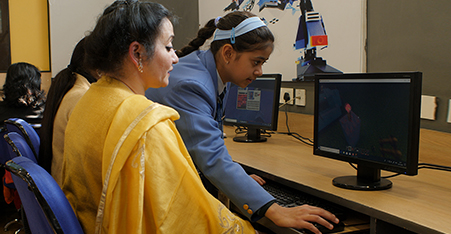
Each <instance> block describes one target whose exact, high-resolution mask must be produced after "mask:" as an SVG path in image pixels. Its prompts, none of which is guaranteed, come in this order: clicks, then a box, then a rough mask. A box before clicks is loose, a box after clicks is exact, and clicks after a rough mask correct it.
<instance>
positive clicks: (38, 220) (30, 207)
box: [5, 157, 83, 234]
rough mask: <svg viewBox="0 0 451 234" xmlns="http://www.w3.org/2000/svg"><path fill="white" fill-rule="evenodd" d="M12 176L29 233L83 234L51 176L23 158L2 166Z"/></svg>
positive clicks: (16, 158) (17, 158)
mask: <svg viewBox="0 0 451 234" xmlns="http://www.w3.org/2000/svg"><path fill="white" fill-rule="evenodd" d="M5 167H6V169H7V170H9V171H10V172H11V173H12V174H13V180H14V184H15V185H16V188H17V191H18V192H19V196H20V198H21V200H22V205H23V207H24V210H25V214H26V216H27V219H28V224H29V227H30V230H31V232H32V233H76V234H77V233H83V230H82V228H81V225H80V223H79V222H78V219H77V217H76V216H75V213H74V211H73V209H72V207H71V206H70V204H69V201H68V200H67V198H66V196H65V195H64V193H63V191H62V190H61V188H60V187H59V186H58V184H57V183H56V181H55V180H54V179H53V177H52V176H51V175H50V174H49V173H48V172H47V171H46V170H44V169H43V168H42V167H41V166H39V165H38V164H36V163H35V162H33V161H31V160H30V159H29V158H27V157H15V158H13V159H12V160H10V161H8V162H7V163H6V165H5Z"/></svg>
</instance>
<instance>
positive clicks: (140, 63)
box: [138, 58, 143, 73]
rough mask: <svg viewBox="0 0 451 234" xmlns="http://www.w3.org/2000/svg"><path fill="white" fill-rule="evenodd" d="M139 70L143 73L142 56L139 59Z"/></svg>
mask: <svg viewBox="0 0 451 234" xmlns="http://www.w3.org/2000/svg"><path fill="white" fill-rule="evenodd" d="M138 71H139V72H141V73H143V63H142V59H141V58H139V60H138Z"/></svg>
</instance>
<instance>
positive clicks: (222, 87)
mask: <svg viewBox="0 0 451 234" xmlns="http://www.w3.org/2000/svg"><path fill="white" fill-rule="evenodd" d="M216 74H218V94H221V93H222V92H223V91H224V89H225V87H226V84H224V83H223V82H222V79H221V77H220V76H219V72H218V70H216Z"/></svg>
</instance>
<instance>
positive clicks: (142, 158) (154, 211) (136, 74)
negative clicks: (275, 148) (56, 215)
mask: <svg viewBox="0 0 451 234" xmlns="http://www.w3.org/2000/svg"><path fill="white" fill-rule="evenodd" d="M172 18H173V17H172V16H171V14H170V12H169V11H168V10H167V9H166V8H164V7H163V6H162V5H160V4H157V3H151V2H147V1H139V0H138V1H136V0H135V1H124V0H118V1H115V2H114V3H113V4H112V5H110V6H109V7H107V8H106V9H105V10H104V12H103V14H102V15H101V16H100V18H99V19H98V21H97V24H96V26H95V28H94V30H93V31H92V32H91V33H90V34H89V35H88V36H87V37H86V39H85V44H84V45H85V53H86V56H85V64H86V65H87V68H88V69H90V70H96V71H99V73H100V74H102V77H101V78H100V79H99V80H98V81H97V82H96V83H94V84H92V85H91V87H90V88H89V90H88V91H87V92H86V93H85V95H83V97H82V98H81V99H80V100H79V102H78V103H77V105H76V106H75V108H74V110H73V111H72V114H71V116H70V118H69V122H68V124H67V127H66V134H65V141H64V162H63V172H62V184H63V191H64V193H65V195H66V196H67V198H68V200H69V202H70V204H71V205H72V207H73V208H74V211H75V213H76V215H77V217H78V219H79V221H80V223H81V225H82V228H83V230H84V232H85V233H87V234H89V233H94V232H96V233H170V234H172V233H187V232H189V233H252V234H254V233H256V232H255V230H254V228H253V227H252V225H251V224H250V223H249V222H248V221H245V220H242V219H241V218H239V217H237V216H235V215H234V214H233V213H231V212H230V211H229V210H228V209H227V208H226V207H225V206H224V205H222V203H221V202H219V201H218V200H217V199H215V198H214V197H213V196H211V194H210V193H208V191H206V190H205V188H204V187H203V185H202V182H201V180H200V177H199V175H198V173H197V171H196V169H195V167H194V164H193V162H192V161H191V158H190V156H189V154H188V151H187V150H186V148H185V146H184V144H183V141H182V139H181V137H180V135H179V133H178V132H177V129H176V127H175V124H174V122H173V121H174V120H176V119H178V118H179V115H178V114H177V112H176V111H175V110H174V109H172V108H169V107H166V106H163V105H160V104H157V103H153V102H152V101H150V100H148V99H147V98H146V97H145V96H144V93H145V90H146V89H148V88H150V87H152V88H158V87H164V86H167V85H168V77H169V72H170V71H171V70H172V67H173V64H176V63H177V62H178V57H177V56H176V54H175V51H174V50H173V48H172V40H173V38H174V33H173V26H172V23H171V21H170V20H171V19H172Z"/></svg>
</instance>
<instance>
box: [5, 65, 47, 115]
mask: <svg viewBox="0 0 451 234" xmlns="http://www.w3.org/2000/svg"><path fill="white" fill-rule="evenodd" d="M3 95H4V97H3V101H5V102H6V104H7V105H8V106H15V107H26V106H31V107H33V108H35V107H40V106H43V105H44V103H45V93H44V91H42V90H41V72H40V71H39V69H37V68H36V67H35V66H34V65H32V64H29V63H23V62H21V63H14V64H11V65H10V66H9V67H8V70H7V72H6V80H5V84H4V85H3Z"/></svg>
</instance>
